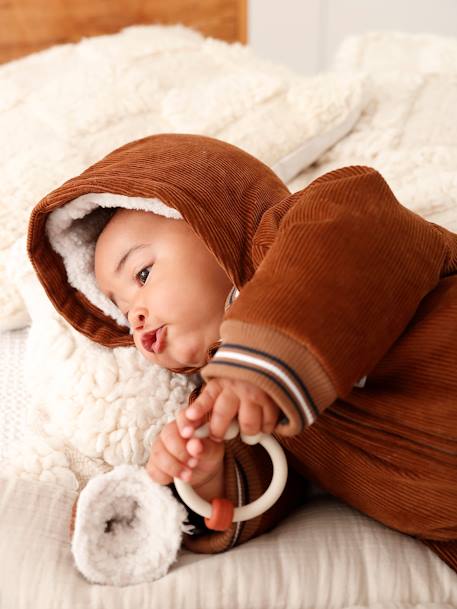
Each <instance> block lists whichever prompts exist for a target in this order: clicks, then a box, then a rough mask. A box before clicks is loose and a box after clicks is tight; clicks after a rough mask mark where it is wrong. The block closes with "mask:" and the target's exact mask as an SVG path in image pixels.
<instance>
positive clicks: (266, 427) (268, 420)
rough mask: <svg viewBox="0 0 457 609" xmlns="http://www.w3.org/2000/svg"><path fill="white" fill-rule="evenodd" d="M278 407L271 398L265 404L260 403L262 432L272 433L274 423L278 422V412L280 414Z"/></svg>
mask: <svg viewBox="0 0 457 609" xmlns="http://www.w3.org/2000/svg"><path fill="white" fill-rule="evenodd" d="M280 412H281V411H280V409H279V407H278V406H277V405H276V404H275V402H273V400H270V401H269V402H267V403H266V404H263V405H262V413H263V416H262V432H263V433H267V434H270V433H273V431H274V428H275V427H276V424H277V422H278V418H279V414H280Z"/></svg>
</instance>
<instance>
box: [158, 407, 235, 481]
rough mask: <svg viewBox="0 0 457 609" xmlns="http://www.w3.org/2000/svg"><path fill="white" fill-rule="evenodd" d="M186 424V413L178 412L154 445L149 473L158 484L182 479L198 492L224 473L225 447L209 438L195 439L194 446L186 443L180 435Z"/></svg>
mask: <svg viewBox="0 0 457 609" xmlns="http://www.w3.org/2000/svg"><path fill="white" fill-rule="evenodd" d="M186 423H187V424H188V422H187V421H186V418H185V415H184V411H181V412H179V413H178V415H177V417H176V420H174V421H171V422H170V423H168V425H165V427H164V428H163V429H162V431H161V432H160V434H159V436H157V438H156V439H155V440H154V442H153V444H152V447H151V454H150V456H149V460H148V463H147V465H146V470H147V472H148V474H149V475H150V476H151V478H152V479H153V480H154V481H155V482H158V483H159V484H170V482H173V478H181V479H182V480H184V481H185V482H188V483H189V484H190V485H191V486H193V487H195V488H197V487H202V486H204V485H205V484H207V482H208V481H212V480H213V479H214V478H215V476H216V474H218V473H219V472H222V469H223V460H224V445H223V444H220V443H217V442H214V441H212V440H210V439H209V438H208V439H205V440H197V439H195V440H194V445H193V443H192V442H187V440H184V439H183V438H182V437H181V435H180V433H179V428H180V427H181V428H182V427H184V426H185V425H186ZM186 442H187V444H189V447H190V451H189V450H188V448H187V447H186ZM210 486H213V484H212V483H211V485H210Z"/></svg>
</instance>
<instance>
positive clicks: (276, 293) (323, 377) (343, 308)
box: [201, 166, 446, 435]
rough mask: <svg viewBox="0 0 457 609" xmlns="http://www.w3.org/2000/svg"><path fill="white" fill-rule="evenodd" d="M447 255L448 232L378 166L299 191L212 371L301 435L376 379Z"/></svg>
mask: <svg viewBox="0 0 457 609" xmlns="http://www.w3.org/2000/svg"><path fill="white" fill-rule="evenodd" d="M254 245H255V247H256V248H257V249H258V248H259V246H260V245H261V244H259V243H254ZM445 258H446V251H445V245H444V237H443V233H442V231H440V230H438V227H436V226H435V225H434V224H432V223H430V222H428V221H426V220H425V219H424V218H422V217H421V216H419V215H417V214H415V213H413V212H412V211H410V210H408V209H407V208H406V207H404V206H402V205H401V204H400V203H399V202H398V201H397V199H396V198H395V196H394V195H393V193H392V191H391V190H390V188H389V186H388V185H387V183H386V182H385V180H384V179H383V178H382V176H381V175H380V174H379V173H378V172H377V171H375V170H374V169H371V168H369V167H359V166H355V167H345V168H343V169H340V170H336V171H333V172H330V173H328V174H325V175H324V176H322V177H320V178H318V179H317V180H315V181H314V182H312V183H311V184H310V185H309V186H308V187H307V188H305V189H303V190H302V191H301V192H299V193H296V194H295V195H294V204H293V206H292V207H291V208H290V209H289V210H288V212H287V213H286V214H285V215H284V216H283V218H282V219H281V222H280V224H279V229H278V230H277V233H276V235H275V236H274V239H273V240H272V242H271V245H269V246H268V249H266V251H265V254H264V256H263V259H262V260H261V261H260V263H259V264H258V266H257V268H256V271H255V273H254V275H253V276H252V278H251V279H250V280H249V281H248V282H247V283H246V284H245V285H244V286H243V287H242V288H241V290H240V294H239V297H238V299H237V300H236V301H235V302H234V303H233V305H232V306H231V307H230V308H229V310H228V311H227V312H226V314H225V316H224V319H223V322H222V324H221V339H222V344H221V346H220V348H219V350H218V351H217V352H216V354H215V355H214V357H213V358H212V360H211V361H210V362H209V363H208V364H207V365H206V366H205V367H204V368H202V370H201V375H202V377H203V378H204V380H205V381H209V380H210V379H211V378H217V377H221V378H224V377H225V378H233V379H240V380H246V381H249V382H252V383H253V384H255V385H257V386H258V387H260V388H261V389H263V390H264V391H265V392H266V393H268V394H269V395H270V397H271V398H272V399H273V400H274V401H275V402H276V403H277V404H278V406H279V407H280V408H281V410H282V411H283V413H284V414H285V415H286V416H287V418H288V423H287V425H285V427H284V433H285V434H287V435H293V434H296V433H298V432H300V430H301V429H302V428H303V427H306V426H308V425H310V424H312V423H313V422H314V421H315V419H316V417H317V416H318V415H319V413H321V412H322V411H323V410H324V409H325V408H326V407H327V406H329V405H330V404H331V403H332V402H334V401H335V399H336V398H344V397H345V396H346V395H348V394H349V393H350V391H351V389H352V387H353V386H354V384H355V383H356V382H357V381H358V380H359V379H361V378H362V377H363V376H366V375H368V374H369V373H370V370H372V369H373V368H374V366H375V365H376V363H377V362H378V361H379V360H380V359H381V358H382V356H383V355H384V354H385V353H386V352H387V351H388V349H389V348H390V347H391V346H392V344H393V343H394V342H395V340H396V339H397V338H398V337H399V336H400V335H401V334H402V332H403V331H404V330H405V328H406V326H407V324H408V323H409V321H410V320H411V319H412V317H413V315H414V313H415V311H416V309H417V307H418V305H419V303H420V301H421V300H422V299H423V298H424V296H425V295H426V294H427V293H428V292H429V291H430V290H432V289H433V288H434V286H435V285H436V284H437V282H438V281H439V278H440V274H441V271H442V268H443V265H444V264H445Z"/></svg>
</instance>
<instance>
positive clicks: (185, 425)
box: [176, 409, 204, 439]
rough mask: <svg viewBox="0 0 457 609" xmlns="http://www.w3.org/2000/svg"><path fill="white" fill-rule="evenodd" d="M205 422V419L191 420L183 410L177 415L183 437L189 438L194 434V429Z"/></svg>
mask: <svg viewBox="0 0 457 609" xmlns="http://www.w3.org/2000/svg"><path fill="white" fill-rule="evenodd" d="M203 423H204V420H203V419H196V420H195V421H189V419H188V418H187V417H186V411H185V409H184V410H181V411H179V412H178V414H177V415H176V424H177V426H178V430H179V434H180V436H181V438H184V439H188V438H191V437H192V436H193V434H194V431H195V430H196V429H197V428H198V427H200V425H202V424H203Z"/></svg>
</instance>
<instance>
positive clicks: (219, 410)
mask: <svg viewBox="0 0 457 609" xmlns="http://www.w3.org/2000/svg"><path fill="white" fill-rule="evenodd" d="M239 407H240V400H239V398H238V396H237V395H236V394H235V393H233V391H231V390H230V389H224V391H222V393H221V394H220V395H219V397H218V398H217V400H216V403H215V404H214V407H213V411H212V413H211V419H210V422H209V429H210V437H211V438H212V439H213V440H222V439H223V438H224V436H225V432H226V431H227V429H228V427H229V425H230V423H231V422H232V419H234V418H235V417H236V415H237V412H238V409H239Z"/></svg>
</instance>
